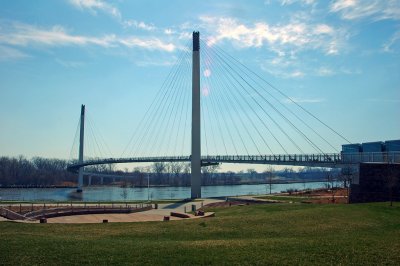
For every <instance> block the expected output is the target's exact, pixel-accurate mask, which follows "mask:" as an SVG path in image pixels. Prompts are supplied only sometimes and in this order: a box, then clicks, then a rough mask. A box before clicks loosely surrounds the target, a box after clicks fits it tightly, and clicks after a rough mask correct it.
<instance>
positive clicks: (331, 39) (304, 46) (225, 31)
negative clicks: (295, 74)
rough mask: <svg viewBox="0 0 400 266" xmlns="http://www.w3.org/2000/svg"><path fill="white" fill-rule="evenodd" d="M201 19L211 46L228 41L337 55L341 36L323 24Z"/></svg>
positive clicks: (272, 48)
mask: <svg viewBox="0 0 400 266" xmlns="http://www.w3.org/2000/svg"><path fill="white" fill-rule="evenodd" d="M200 20H201V22H202V23H203V24H204V27H208V28H211V29H214V30H213V31H214V32H212V33H211V37H209V38H208V44H210V45H213V44H215V43H219V42H222V41H223V40H229V41H231V42H233V43H235V44H236V45H238V46H239V47H261V46H268V48H269V49H271V50H273V51H280V50H282V49H288V48H289V49H293V48H294V49H296V50H309V49H313V50H315V49H317V50H322V51H323V52H324V53H325V54H337V53H339V48H340V44H341V38H342V34H341V32H340V31H338V30H336V29H334V28H333V27H331V26H329V25H327V24H323V23H318V24H312V23H307V22H301V21H294V22H290V23H288V24H285V25H270V24H268V23H266V22H256V23H254V24H250V25H247V24H245V23H242V22H240V21H238V20H237V19H235V18H229V17H222V18H220V17H211V16H203V17H200Z"/></svg>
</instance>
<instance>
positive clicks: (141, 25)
mask: <svg viewBox="0 0 400 266" xmlns="http://www.w3.org/2000/svg"><path fill="white" fill-rule="evenodd" d="M122 25H123V26H124V27H134V28H137V29H142V30H146V31H153V30H156V29H157V28H156V27H155V26H154V25H153V24H147V23H145V22H143V21H136V20H132V19H130V20H124V21H123V22H122Z"/></svg>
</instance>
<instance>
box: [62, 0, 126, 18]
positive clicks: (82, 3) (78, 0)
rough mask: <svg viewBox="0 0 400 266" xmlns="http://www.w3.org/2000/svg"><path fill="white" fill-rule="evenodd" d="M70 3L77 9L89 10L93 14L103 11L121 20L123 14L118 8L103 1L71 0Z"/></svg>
mask: <svg viewBox="0 0 400 266" xmlns="http://www.w3.org/2000/svg"><path fill="white" fill-rule="evenodd" d="M69 2H70V3H71V4H72V5H73V6H75V7H76V8H78V9H81V10H85V9H87V10H89V11H91V12H92V13H93V14H97V11H102V12H105V13H107V14H109V15H111V16H114V17H116V18H121V12H120V11H119V9H118V8H116V7H115V6H113V5H111V4H109V3H107V2H105V1H102V0H69Z"/></svg>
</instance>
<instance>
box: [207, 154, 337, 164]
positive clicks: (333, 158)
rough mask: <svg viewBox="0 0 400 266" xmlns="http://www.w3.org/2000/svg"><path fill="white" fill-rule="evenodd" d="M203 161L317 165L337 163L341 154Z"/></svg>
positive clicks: (209, 157) (245, 157)
mask: <svg viewBox="0 0 400 266" xmlns="http://www.w3.org/2000/svg"><path fill="white" fill-rule="evenodd" d="M202 160H204V161H216V162H218V161H222V162H224V161H225V162H234V161H238V162H245V161H249V162H319V163H323V162H326V163H339V162H341V154H339V153H331V154H277V155H226V156H225V155H223V156H218V155H217V156H203V157H202Z"/></svg>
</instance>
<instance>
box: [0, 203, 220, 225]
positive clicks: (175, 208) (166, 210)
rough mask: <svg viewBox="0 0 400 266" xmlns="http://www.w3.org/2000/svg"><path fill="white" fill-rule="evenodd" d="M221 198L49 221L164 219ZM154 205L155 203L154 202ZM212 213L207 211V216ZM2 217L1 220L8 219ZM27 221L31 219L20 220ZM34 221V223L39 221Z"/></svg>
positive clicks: (82, 221)
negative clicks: (142, 210)
mask: <svg viewBox="0 0 400 266" xmlns="http://www.w3.org/2000/svg"><path fill="white" fill-rule="evenodd" d="M220 201H223V200H221V199H203V200H201V201H193V202H175V203H163V204H158V209H152V210H149V211H144V212H136V213H128V214H88V215H73V216H61V217H54V218H48V219H47V222H48V223H102V222H103V220H108V222H110V223H118V222H147V221H163V219H164V216H170V214H171V212H178V213H185V211H186V212H190V211H191V210H192V205H196V209H199V208H201V207H202V206H203V205H206V204H209V203H212V202H220ZM153 207H154V204H153ZM210 214H211V213H206V215H205V216H207V215H210ZM190 216H191V217H190V219H197V218H201V217H202V216H194V215H190ZM184 219H188V218H178V217H171V216H170V220H184ZM6 220H7V219H4V218H2V217H0V221H6ZM19 222H27V223H32V222H29V221H19ZM38 222H39V221H34V222H33V223H38Z"/></svg>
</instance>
